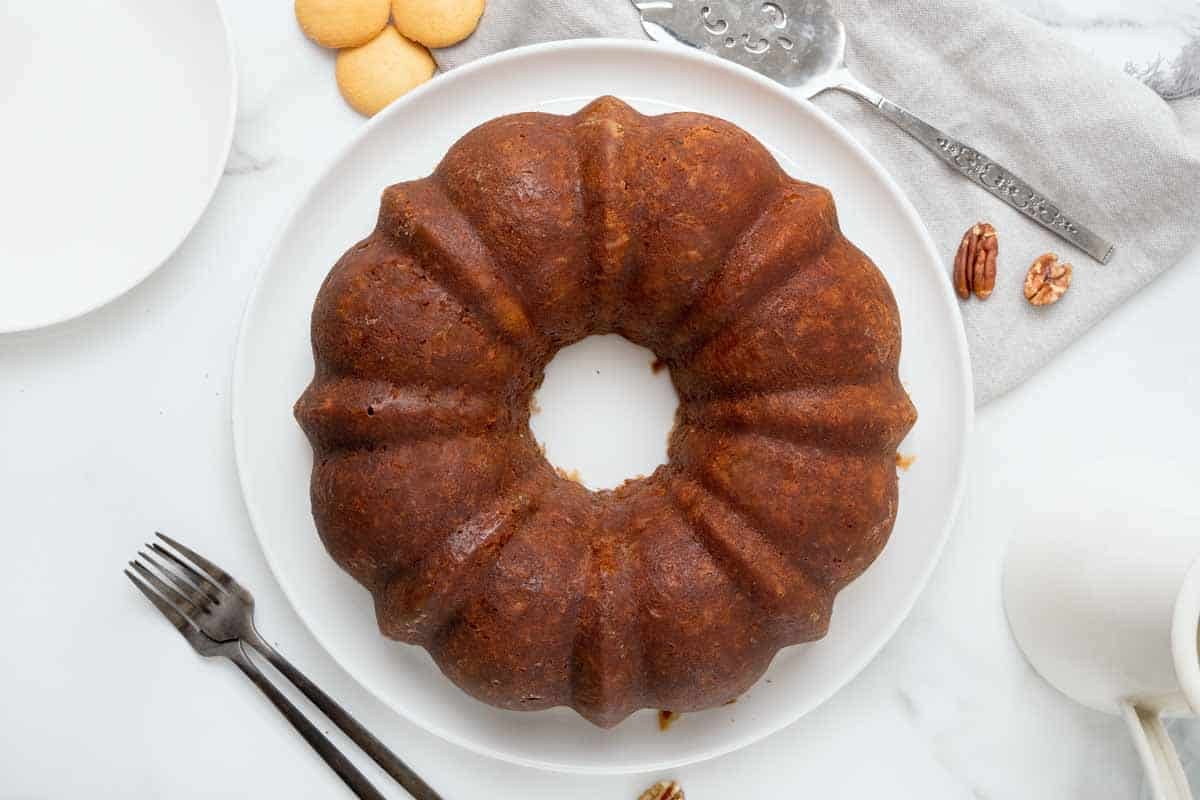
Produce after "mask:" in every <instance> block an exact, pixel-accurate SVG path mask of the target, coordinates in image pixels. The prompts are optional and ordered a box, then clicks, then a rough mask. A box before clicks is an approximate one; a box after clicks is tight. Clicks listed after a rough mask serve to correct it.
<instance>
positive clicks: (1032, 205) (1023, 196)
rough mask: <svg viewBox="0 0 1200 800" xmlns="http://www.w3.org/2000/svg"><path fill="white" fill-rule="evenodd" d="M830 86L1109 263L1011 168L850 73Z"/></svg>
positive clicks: (1097, 242)
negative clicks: (875, 111) (873, 110)
mask: <svg viewBox="0 0 1200 800" xmlns="http://www.w3.org/2000/svg"><path fill="white" fill-rule="evenodd" d="M832 88H835V89H838V90H840V91H843V92H845V93H846V94H849V95H852V96H854V97H857V98H858V99H859V100H862V101H863V102H865V103H867V104H868V105H871V106H874V107H875V109H876V110H878V111H879V112H880V113H881V114H883V116H885V117H887V118H888V119H889V120H891V121H892V123H893V124H894V125H896V127H898V128H900V129H901V130H902V131H904V132H905V133H907V134H908V135H909V136H911V137H913V138H914V139H916V140H917V141H918V142H920V143H921V144H923V145H925V147H926V148H928V149H929V150H930V151H931V152H933V154H934V155H936V156H937V157H938V158H940V159H941V160H942V161H944V162H946V164H948V165H949V166H950V167H951V168H952V169H954V170H955V171H956V172H958V173H960V174H961V175H963V176H965V177H966V178H968V179H969V180H970V181H971V182H972V183H976V184H978V185H979V186H982V187H983V188H984V189H986V190H987V191H988V192H990V193H991V194H992V195H993V196H995V197H998V198H999V199H1000V200H1002V201H1004V202H1005V203H1007V204H1008V205H1009V206H1011V207H1012V208H1015V209H1016V210H1017V211H1019V212H1021V213H1022V214H1024V215H1025V216H1026V217H1029V218H1030V219H1031V220H1033V221H1034V222H1036V223H1038V224H1039V225H1041V226H1042V227H1044V228H1046V229H1047V230H1049V231H1050V232H1051V233H1053V234H1055V235H1057V236H1058V237H1060V238H1062V239H1065V240H1066V241H1068V242H1070V243H1071V244H1073V245H1075V246H1076V247H1078V248H1079V249H1080V250H1082V251H1083V252H1085V253H1087V254H1088V255H1089V256H1091V257H1092V258H1094V259H1095V260H1096V261H1099V262H1100V263H1101V264H1107V263H1108V260H1109V259H1110V258H1111V257H1112V254H1113V249H1114V247H1113V244H1112V243H1111V242H1109V241H1107V240H1105V239H1104V237H1102V236H1100V235H1098V234H1097V233H1095V232H1094V231H1092V230H1090V229H1088V228H1087V227H1086V226H1084V225H1083V224H1082V223H1080V222H1079V221H1078V220H1076V219H1075V218H1073V217H1071V216H1068V215H1067V214H1066V213H1065V212H1064V211H1062V210H1061V208H1060V207H1059V205H1058V204H1057V203H1054V202H1052V201H1051V200H1050V198H1048V197H1047V196H1046V195H1045V193H1043V192H1039V191H1038V190H1037V189H1034V188H1033V187H1032V186H1030V185H1029V184H1028V183H1026V182H1025V181H1023V180H1021V179H1020V178H1018V177H1017V176H1016V175H1015V174H1014V173H1013V172H1012V171H1011V170H1009V169H1007V168H1006V167H1003V166H1001V165H1000V164H998V163H996V162H995V161H994V160H993V159H991V158H988V157H987V156H986V155H984V154H983V153H981V152H979V151H978V150H976V149H975V148H973V147H970V146H968V145H966V144H964V143H963V142H960V141H959V140H957V139H955V138H954V137H953V136H951V135H949V134H948V133H945V132H944V131H941V130H938V129H937V128H936V127H934V126H933V125H930V124H929V123H928V122H926V121H925V120H923V119H921V118H920V117H918V116H917V115H916V114H914V113H912V112H911V111H909V110H908V109H906V108H904V107H903V106H901V105H898V104H897V103H893V102H892V101H891V100H888V99H887V98H886V97H884V96H883V95H881V94H880V93H879V92H877V91H875V90H874V89H872V88H870V87H869V86H866V85H865V84H863V83H861V82H859V81H858V80H857V79H855V78H854V77H853V76H851V75H850V74H849V73H848V72H847V73H845V74H843V75H841V76H839V80H838V82H837V83H835V84H834V85H833V87H832Z"/></svg>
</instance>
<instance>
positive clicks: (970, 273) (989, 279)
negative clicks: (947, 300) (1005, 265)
mask: <svg viewBox="0 0 1200 800" xmlns="http://www.w3.org/2000/svg"><path fill="white" fill-rule="evenodd" d="M999 252H1000V240H999V239H998V238H997V237H996V229H995V228H994V227H992V225H991V223H989V222H980V223H977V224H975V225H972V226H971V228H970V230H968V231H967V232H966V233H964V234H963V238H962V243H961V244H960V245H959V246H958V254H957V255H956V256H955V257H954V291H956V292H958V296H959V297H961V298H962V299H963V300H966V299H967V298H968V297H970V296H971V293H972V292H974V293H975V296H976V297H978V298H979V299H980V300H987V299H988V298H989V297H991V294H992V290H993V289H995V288H996V256H997V254H998V253H999Z"/></svg>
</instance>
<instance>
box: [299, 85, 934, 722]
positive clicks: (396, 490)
mask: <svg viewBox="0 0 1200 800" xmlns="http://www.w3.org/2000/svg"><path fill="white" fill-rule="evenodd" d="M614 332H615V333H619V334H621V335H623V336H625V337H626V338H628V339H629V340H631V341H632V342H634V343H636V344H639V345H643V346H645V347H647V348H649V349H650V350H652V351H653V352H654V353H655V354H656V355H657V357H658V358H659V359H660V360H661V361H662V362H663V363H665V364H666V365H667V366H668V367H669V368H670V372H671V378H672V381H673V382H674V385H675V388H676V390H677V392H678V394H679V398H680V407H679V412H678V416H677V421H676V425H675V428H674V430H673V432H672V434H671V437H670V442H669V449H668V453H669V460H668V463H666V464H665V465H663V466H661V467H659V468H658V469H657V470H656V471H655V472H654V474H652V475H651V476H650V477H648V478H638V479H635V480H630V481H628V482H626V483H625V484H624V485H622V486H620V487H619V488H617V489H615V490H612V491H601V492H593V491H589V490H588V489H586V488H585V487H583V486H580V485H579V484H577V483H575V482H573V481H570V480H567V479H565V478H563V477H560V476H559V475H558V474H556V473H555V470H554V469H553V468H552V467H551V465H550V464H549V463H547V461H546V459H545V457H544V456H543V455H542V453H541V451H540V449H539V447H538V444H537V442H535V441H534V438H533V436H532V434H531V433H530V429H529V413H530V412H529V408H530V401H531V398H532V396H533V392H534V391H535V390H536V389H537V387H538V386H539V384H540V382H541V380H542V376H543V369H544V368H545V367H546V365H547V363H548V362H549V361H550V359H551V357H553V355H554V354H555V352H556V351H557V350H558V349H559V348H562V347H564V346H565V345H569V344H571V343H573V342H576V341H578V340H580V339H582V338H583V337H586V336H590V335H593V334H605V333H614ZM312 346H313V353H314V360H315V362H316V373H315V377H314V378H313V380H312V383H311V384H310V385H309V387H308V389H307V390H306V391H305V392H304V394H303V396H302V397H301V398H300V399H299V401H298V402H297V403H296V407H295V414H296V417H297V418H298V420H299V422H300V424H301V426H302V427H303V429H304V431H305V433H306V434H307V436H308V438H309V440H310V441H311V443H312V447H313V451H314V463H313V472H312V487H311V491H312V510H313V516H314V518H315V520H316V525H317V529H318V530H319V531H320V535H321V538H322V540H323V542H324V544H325V546H326V548H327V549H328V550H329V552H330V554H331V555H332V556H333V558H334V559H336V560H337V562H338V563H339V564H340V565H341V566H342V567H343V568H344V569H345V570H346V571H347V572H349V573H350V574H351V575H352V576H353V577H354V578H355V579H356V580H357V581H358V582H359V583H361V584H362V585H363V586H365V587H366V588H367V589H368V590H370V592H371V594H372V595H373V596H374V599H375V608H376V613H377V617H378V622H379V627H380V629H381V630H382V632H383V633H384V634H385V635H387V636H389V637H392V638H394V639H399V640H400V641H403V642H409V643H412V644H418V645H421V646H423V647H425V648H426V649H427V650H428V651H429V653H430V654H431V655H432V656H433V658H434V660H435V661H436V662H437V664H438V666H439V667H440V668H441V670H442V671H443V672H444V673H445V674H446V675H447V676H448V677H449V678H450V679H451V680H452V681H454V682H455V683H456V684H458V686H460V687H461V688H462V689H464V690H466V691H467V692H469V693H470V694H471V695H473V696H475V697H476V698H478V699H480V700H483V701H485V702H487V703H491V704H493V705H496V706H500V707H503V708H509V709H543V708H548V707H551V706H558V705H568V706H571V707H572V708H574V709H575V710H576V711H578V712H579V713H580V714H582V715H583V716H584V717H586V718H587V719H588V720H590V721H592V722H593V723H595V724H597V725H601V726H611V725H614V724H616V723H617V722H619V721H620V720H622V719H624V718H625V717H626V716H627V715H629V714H630V713H631V712H633V711H635V710H637V709H639V708H644V707H649V708H669V709H672V710H675V711H694V710H699V709H703V708H709V707H712V706H717V705H720V704H722V703H725V702H727V701H729V700H731V699H733V698H735V697H737V696H738V695H739V694H741V693H742V692H744V691H745V690H746V689H747V688H748V687H749V686H750V685H751V684H752V683H754V681H755V680H757V678H758V677H759V676H760V675H761V674H762V673H763V671H764V670H765V669H766V667H767V665H768V663H769V662H770V661H771V659H772V657H773V656H774V654H775V653H776V652H777V651H778V650H779V649H780V648H781V647H784V646H786V645H791V644H795V643H798V642H805V641H810V640H813V639H818V638H820V637H822V636H823V635H824V634H825V632H826V630H827V627H828V625H829V617H830V611H831V608H832V605H833V598H834V595H835V594H836V593H837V592H838V590H839V589H841V588H842V587H843V586H845V585H846V584H847V583H848V582H850V581H851V580H853V579H854V578H855V577H857V576H858V575H859V574H860V573H861V572H862V571H863V570H864V569H866V568H867V566H868V565H869V564H870V563H871V562H872V560H874V558H875V557H876V556H877V555H878V554H879V552H880V550H881V549H882V548H883V546H884V543H885V542H886V541H887V539H888V536H889V534H890V533H891V530H892V524H893V521H894V520H895V517H896V503H897V476H896V467H895V461H894V459H895V454H896V447H897V445H898V444H899V442H900V440H901V439H902V438H903V437H904V435H905V434H906V433H907V431H908V430H909V429H910V428H911V426H912V425H913V423H914V421H915V411H914V409H913V407H912V404H911V403H910V401H909V398H908V395H907V394H906V392H905V390H904V388H903V387H902V386H901V384H900V381H899V378H898V375H897V363H898V360H899V356H900V322H899V317H898V314H897V310H896V304H895V300H894V298H893V297H892V293H891V290H890V289H889V287H888V285H887V283H886V281H885V280H884V278H883V276H882V275H881V274H880V273H879V271H878V270H877V269H876V267H875V266H874V264H872V262H871V260H870V259H868V258H867V257H866V256H865V255H864V254H863V253H862V252H860V251H859V250H858V249H856V248H855V247H854V245H852V244H850V242H848V241H847V240H846V239H845V238H844V237H843V236H842V234H841V232H840V229H839V227H838V223H837V215H836V212H835V209H834V203H833V199H832V197H831V195H830V194H829V192H828V191H826V190H825V189H823V188H820V187H818V186H814V185H811V184H808V183H802V182H800V181H797V180H794V179H792V178H790V177H789V176H788V175H787V174H785V173H784V172H783V170H782V169H781V168H780V167H779V165H778V164H777V163H776V161H775V159H774V158H772V156H771V155H770V154H769V153H768V152H767V150H766V149H764V148H763V146H762V145H761V144H759V143H758V141H756V140H755V139H754V138H753V137H751V136H750V135H749V134H747V133H746V132H744V131H742V130H741V129H739V128H737V127H735V126H734V125H732V124H730V123H728V122H724V121H722V120H719V119H715V118H712V117H708V116H703V115H700V114H692V113H678V114H666V115H662V116H653V117H647V116H642V115H641V114H638V113H637V112H635V111H634V110H633V109H631V108H630V107H629V106H627V105H625V104H624V103H622V102H620V101H619V100H616V99H614V98H611V97H602V98H600V99H598V100H596V101H594V102H592V103H591V104H590V105H588V106H587V107H586V108H584V109H583V110H582V111H580V112H579V113H577V114H574V115H573V116H557V115H551V114H542V113H527V114H514V115H512V116H506V117H501V118H498V119H495V120H492V121H491V122H488V123H486V124H484V125H481V126H480V127H478V128H476V129H475V130H473V131H471V132H470V133H468V134H467V135H465V136H464V137H463V138H462V139H460V140H459V141H458V142H457V143H456V144H455V145H454V146H453V147H451V149H450V151H449V152H448V153H447V154H446V156H445V158H444V160H443V161H442V162H441V164H440V165H439V166H438V167H437V169H436V170H435V172H434V174H433V175H432V176H430V177H428V178H425V179H422V180H417V181H411V182H406V183H399V184H396V185H394V186H390V187H388V188H387V189H386V190H385V191H384V193H383V200H382V205H381V208H380V212H379V217H378V222H377V224H376V227H375V230H374V231H373V232H372V233H371V235H370V236H368V237H367V238H366V239H364V240H363V241H361V242H359V243H358V244H356V245H354V246H353V247H351V248H350V250H349V251H348V252H347V253H346V254H345V255H344V256H343V257H342V258H341V260H340V261H338V262H337V264H336V265H335V266H334V267H333V269H332V271H331V272H330V273H329V276H328V277H327V278H326V279H325V282H324V284H323V285H322V287H321V290H320V293H319V295H318V297H317V299H316V305H315V308H314V310H313V316H312Z"/></svg>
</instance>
